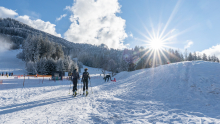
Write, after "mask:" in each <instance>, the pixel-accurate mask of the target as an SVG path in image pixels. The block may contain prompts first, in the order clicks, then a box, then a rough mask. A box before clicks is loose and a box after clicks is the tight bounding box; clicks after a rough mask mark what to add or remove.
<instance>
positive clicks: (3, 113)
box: [0, 61, 220, 124]
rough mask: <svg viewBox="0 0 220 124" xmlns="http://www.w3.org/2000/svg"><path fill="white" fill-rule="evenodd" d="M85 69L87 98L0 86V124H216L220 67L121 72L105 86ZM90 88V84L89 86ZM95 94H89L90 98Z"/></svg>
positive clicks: (11, 83)
mask: <svg viewBox="0 0 220 124" xmlns="http://www.w3.org/2000/svg"><path fill="white" fill-rule="evenodd" d="M87 68H89V70H88V71H89V72H90V75H91V86H92V89H91V87H89V92H90V94H89V96H88V97H83V96H82V95H78V96H77V97H75V98H73V97H72V96H71V95H68V94H69V90H70V89H69V88H70V84H71V82H70V81H57V82H51V81H48V79H46V78H45V79H44V81H43V84H42V83H41V82H42V80H43V79H42V78H31V77H30V78H29V79H28V78H27V79H26V80H25V87H24V88H22V87H23V85H22V84H23V80H19V79H17V80H16V79H13V80H12V79H7V78H6V77H0V79H1V80H3V81H4V83H3V84H2V85H0V86H1V87H0V90H1V94H0V102H1V103H2V104H0V120H1V123H3V124H4V123H167V124H169V123H219V122H220V116H219V115H220V113H219V110H220V106H219V93H220V90H219V89H220V84H219V80H220V77H219V76H218V74H219V73H220V72H219V71H220V64H219V63H213V62H205V61H192V62H179V63H175V64H168V65H163V66H159V67H156V68H148V69H141V70H136V71H133V72H121V73H119V74H117V75H116V76H115V77H114V78H116V82H103V79H102V77H100V73H101V70H100V69H97V68H91V67H87ZM89 85H90V84H89ZM78 89H79V90H78V93H79V94H80V93H82V91H81V82H79V86H78ZM92 92H93V94H92Z"/></svg>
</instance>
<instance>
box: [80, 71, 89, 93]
mask: <svg viewBox="0 0 220 124" xmlns="http://www.w3.org/2000/svg"><path fill="white" fill-rule="evenodd" d="M84 70H85V71H84V72H83V75H82V80H81V81H82V82H83V95H85V88H86V96H87V95H88V79H89V80H90V76H89V72H87V70H88V68H85V69H84Z"/></svg>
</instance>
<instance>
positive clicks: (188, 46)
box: [184, 40, 193, 49]
mask: <svg viewBox="0 0 220 124" xmlns="http://www.w3.org/2000/svg"><path fill="white" fill-rule="evenodd" d="M186 43H187V44H186V45H185V46H184V49H187V48H190V47H191V46H192V45H193V42H192V41H191V40H187V41H186Z"/></svg>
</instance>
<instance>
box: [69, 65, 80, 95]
mask: <svg viewBox="0 0 220 124" xmlns="http://www.w3.org/2000/svg"><path fill="white" fill-rule="evenodd" d="M71 79H72V81H73V95H75V96H76V95H77V93H76V91H77V79H78V80H79V79H80V77H79V73H78V72H77V69H74V71H73V73H72V76H71Z"/></svg>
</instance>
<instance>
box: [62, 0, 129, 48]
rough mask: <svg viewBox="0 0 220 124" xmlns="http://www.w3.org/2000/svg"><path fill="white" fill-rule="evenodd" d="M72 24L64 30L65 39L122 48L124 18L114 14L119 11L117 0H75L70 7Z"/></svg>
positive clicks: (68, 7) (124, 36) (125, 35)
mask: <svg viewBox="0 0 220 124" xmlns="http://www.w3.org/2000/svg"><path fill="white" fill-rule="evenodd" d="M65 9H68V10H70V11H71V12H72V13H73V14H72V15H71V17H70V21H71V22H72V24H71V25H70V27H69V29H68V30H67V31H66V32H65V34H64V36H65V38H66V39H67V40H69V41H71V42H77V43H89V44H96V45H99V44H102V43H104V44H106V45H107V46H108V47H110V48H115V49H117V48H119V49H121V48H123V47H125V45H124V44H123V42H124V41H123V40H124V39H125V38H126V37H127V34H126V33H125V29H124V28H125V20H124V19H122V18H121V17H118V16H116V13H119V12H120V5H119V3H118V0H97V1H94V0H75V2H74V5H73V6H72V7H70V6H67V7H66V8H65Z"/></svg>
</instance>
